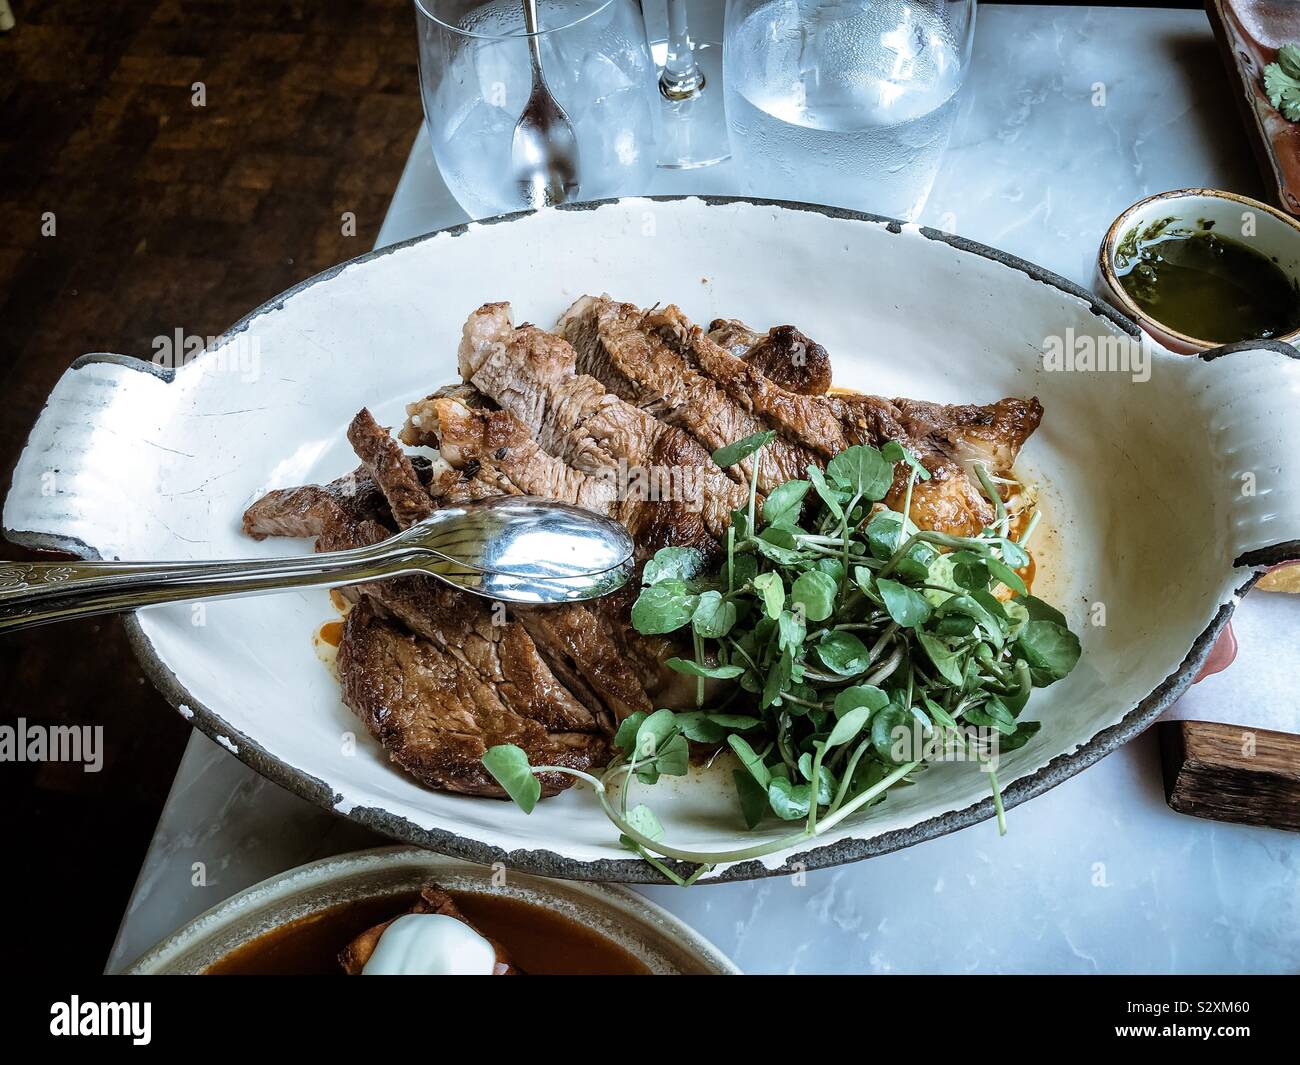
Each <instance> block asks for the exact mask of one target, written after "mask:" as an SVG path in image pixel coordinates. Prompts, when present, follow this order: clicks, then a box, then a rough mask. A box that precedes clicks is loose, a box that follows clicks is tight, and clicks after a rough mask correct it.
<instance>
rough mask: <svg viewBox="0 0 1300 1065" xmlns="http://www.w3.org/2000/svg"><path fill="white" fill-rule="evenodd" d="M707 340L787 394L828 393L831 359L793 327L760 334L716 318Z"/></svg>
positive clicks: (770, 330) (741, 325) (733, 322)
mask: <svg viewBox="0 0 1300 1065" xmlns="http://www.w3.org/2000/svg"><path fill="white" fill-rule="evenodd" d="M709 339H710V340H712V341H713V342H714V343H715V344H717V345H718V346H719V347H721V348H723V349H725V350H726V351H728V352H730V353H731V354H732V355H734V356H736V358H738V359H744V360H745V361H746V362H747V363H750V364H751V365H752V366H754V367H755V368H757V369H758V370H759V372H761V373H762V374H763V376H764V377H766V378H767V379H768V380H769V381H771V382H772V383H773V384H777V385H780V386H781V387H782V388H784V389H786V390H787V391H790V392H798V393H799V394H800V395H804V396H819V395H822V394H824V393H826V392H828V391H830V387H831V357H830V355H829V354H828V353H827V351H826V349H825V348H824V347H822V346H821V345H820V344H818V343H817V342H816V341H814V340H812V339H810V338H809V337H806V336H804V334H803V333H801V332H799V330H798V329H796V328H795V327H794V326H792V325H777V326H773V327H772V328H771V329H769V330H768V331H767V332H766V333H759V332H756V331H755V330H753V329H750V328H749V326H747V325H746V324H745V323H744V322H740V321H737V320H736V319H734V318H715V319H713V321H712V322H710V323H709Z"/></svg>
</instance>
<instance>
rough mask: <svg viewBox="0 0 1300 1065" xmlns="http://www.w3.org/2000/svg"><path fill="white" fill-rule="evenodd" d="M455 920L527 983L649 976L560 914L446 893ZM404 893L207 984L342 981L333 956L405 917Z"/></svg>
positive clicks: (251, 948) (337, 912)
mask: <svg viewBox="0 0 1300 1065" xmlns="http://www.w3.org/2000/svg"><path fill="white" fill-rule="evenodd" d="M451 894H452V897H453V898H454V899H455V900H456V905H457V906H459V907H460V910H461V912H462V913H463V914H464V915H465V916H466V917H468V918H469V919H470V920H471V921H473V922H474V924H475V925H476V926H477V927H478V929H479V930H480V931H481V932H482V933H483V934H484V935H486V936H489V937H491V938H492V939H495V940H496V941H497V942H499V943H500V944H501V945H502V946H504V947H505V949H506V951H507V952H508V953H509V955H510V958H511V960H512V961H513V962H514V964H515V965H516V966H518V967H519V968H520V969H522V970H523V971H524V972H525V973H529V974H531V975H534V976H579V975H587V976H592V975H600V976H631V975H636V976H640V975H645V974H648V973H649V971H650V970H649V969H647V968H646V966H645V965H643V964H642V963H641V962H640V961H638V960H637V959H636V958H634V957H633V956H632V955H631V954H629V953H628V952H627V951H626V950H624V949H623V948H622V947H621V946H619V945H618V944H617V943H614V942H612V941H611V940H608V939H606V938H605V937H604V936H602V935H600V934H599V933H597V932H595V931H593V930H592V929H590V928H587V927H585V926H583V925H580V924H578V923H577V922H576V921H572V920H570V919H569V918H568V917H564V916H562V915H561V914H558V913H554V912H552V911H551V910H547V909H543V908H542V907H541V906H535V905H533V904H532V903H529V902H523V901H521V900H519V899H513V898H508V897H505V896H498V895H489V894H486V893H482V892H476V891H453V892H452V893H451ZM416 897H417V896H416V894H415V893H414V892H411V893H409V894H404V895H383V896H379V897H378V898H371V899H361V900H358V901H356V902H345V903H342V904H341V905H338V906H332V907H330V908H329V909H325V910H321V911H320V912H319V913H313V914H309V915H308V916H306V917H300V918H299V919H298V920H296V921H291V922H290V923H289V924H286V925H283V926H282V927H280V928H276V929H274V930H272V931H270V932H267V933H266V934H265V935H262V936H259V937H258V938H257V939H255V940H253V941H252V942H251V943H246V944H244V945H243V946H242V947H239V948H238V949H237V950H233V951H231V952H230V953H229V954H227V955H226V956H225V957H224V958H221V959H220V960H219V961H217V962H214V963H213V964H212V965H210V966H208V968H207V969H206V970H205V975H207V976H274V975H279V976H342V975H343V969H342V968H341V967H340V966H339V962H338V954H339V951H341V950H342V949H343V948H344V947H345V946H347V944H348V943H349V942H351V940H353V939H354V938H356V937H357V936H358V935H360V934H361V933H362V932H364V931H365V930H366V929H367V928H373V927H374V926H375V925H377V924H382V923H383V922H384V921H387V920H389V919H390V918H393V917H396V916H397V915H398V914H400V913H404V912H406V910H407V909H408V908H409V907H410V906H411V904H412V903H413V902H414V901H415V899H416Z"/></svg>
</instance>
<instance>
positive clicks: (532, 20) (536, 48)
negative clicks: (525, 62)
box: [523, 0, 542, 91]
mask: <svg viewBox="0 0 1300 1065" xmlns="http://www.w3.org/2000/svg"><path fill="white" fill-rule="evenodd" d="M523 3H524V30H525V32H527V34H528V57H529V60H530V61H531V63H532V67H533V78H534V84H533V88H534V91H536V87H537V86H536V83H537V82H538V81H541V80H542V42H541V39H540V38H539V37H538V36H537V0H523Z"/></svg>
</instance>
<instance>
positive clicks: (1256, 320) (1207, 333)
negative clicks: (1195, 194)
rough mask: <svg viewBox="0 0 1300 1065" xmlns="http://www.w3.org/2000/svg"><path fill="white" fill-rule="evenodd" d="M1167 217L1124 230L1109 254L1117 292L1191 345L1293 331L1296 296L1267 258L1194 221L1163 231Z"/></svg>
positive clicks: (1298, 318)
mask: <svg viewBox="0 0 1300 1065" xmlns="http://www.w3.org/2000/svg"><path fill="white" fill-rule="evenodd" d="M1172 221H1173V219H1165V220H1164V221H1162V222H1156V223H1153V224H1152V225H1150V226H1148V227H1147V228H1146V229H1145V230H1143V231H1142V232H1141V233H1139V232H1138V231H1137V230H1136V229H1134V230H1133V231H1131V232H1130V233H1129V234H1128V235H1127V236H1125V238H1124V240H1123V241H1122V242H1121V243H1120V245H1119V247H1118V248H1117V249H1116V253H1115V268H1116V274H1117V275H1118V276H1119V280H1120V284H1121V285H1123V286H1124V291H1125V292H1127V293H1128V294H1129V296H1130V297H1132V299H1133V302H1134V303H1136V304H1137V305H1138V306H1139V307H1141V308H1142V310H1143V311H1144V312H1145V313H1146V314H1148V315H1150V316H1151V317H1152V318H1153V319H1154V320H1155V321H1157V322H1159V323H1160V324H1161V325H1165V326H1168V327H1169V328H1171V329H1175V330H1177V331H1178V332H1180V333H1183V334H1185V335H1187V336H1190V337H1195V338H1196V339H1197V340H1208V341H1212V342H1214V343H1216V344H1231V343H1234V342H1236V341H1238V340H1264V339H1268V338H1270V337H1278V336H1283V335H1285V334H1287V333H1290V332H1293V331H1295V330H1296V329H1298V328H1300V293H1298V292H1297V291H1296V286H1295V284H1294V283H1293V282H1292V281H1291V279H1290V278H1289V277H1287V275H1286V274H1285V273H1284V272H1283V271H1282V270H1281V269H1280V268H1279V267H1278V265H1277V264H1276V263H1275V262H1273V260H1271V259H1269V258H1268V257H1267V256H1265V255H1262V254H1261V253H1259V252H1257V251H1255V249H1254V248H1251V247H1249V246H1247V245H1246V244H1244V243H1242V242H1241V241H1238V240H1233V239H1231V238H1229V237H1222V236H1219V235H1218V234H1216V233H1213V232H1212V231H1211V227H1212V225H1213V223H1206V222H1202V223H1201V227H1202V228H1201V229H1200V230H1199V231H1196V232H1188V231H1186V230H1173V229H1170V228H1169V226H1170V223H1171V222H1172Z"/></svg>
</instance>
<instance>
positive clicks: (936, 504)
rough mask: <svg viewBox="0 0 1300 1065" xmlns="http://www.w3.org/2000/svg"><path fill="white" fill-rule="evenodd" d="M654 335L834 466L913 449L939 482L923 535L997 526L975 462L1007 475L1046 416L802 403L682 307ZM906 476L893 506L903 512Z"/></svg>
mask: <svg viewBox="0 0 1300 1065" xmlns="http://www.w3.org/2000/svg"><path fill="white" fill-rule="evenodd" d="M646 327H647V328H650V329H653V330H655V331H656V332H657V333H658V334H659V336H660V337H661V338H663V339H664V340H665V341H666V342H667V343H668V345H669V346H670V347H672V348H674V349H675V350H677V351H678V352H680V353H681V354H682V356H683V357H684V358H685V359H686V360H687V361H688V362H690V363H691V364H692V365H695V366H697V367H698V368H699V369H700V370H701V372H703V373H704V374H706V375H707V376H709V377H712V378H714V379H715V380H716V381H718V382H719V383H720V384H722V385H723V387H724V390H725V391H726V394H727V396H728V398H729V400H730V401H731V402H733V403H735V404H736V405H738V406H742V407H745V408H746V409H748V410H750V411H751V412H753V413H754V414H755V415H757V416H759V417H761V418H763V419H764V420H765V421H766V422H767V423H768V424H770V425H771V426H772V427H773V428H775V429H777V430H778V432H780V433H781V434H782V435H783V436H785V437H786V438H788V439H790V440H794V441H797V442H798V443H800V444H801V445H803V446H805V447H808V448H813V449H816V450H818V451H820V452H821V453H822V454H823V456H824V458H825V459H826V460H829V459H830V458H831V457H833V456H834V455H835V454H837V453H839V452H840V451H842V450H844V448H846V447H848V446H850V445H851V444H872V445H874V446H880V445H881V444H884V443H885V442H887V441H889V440H897V441H899V442H900V443H902V444H904V445H906V446H907V447H909V448H910V449H911V450H912V451H914V452H915V453H916V454H917V455H918V456H919V457H920V459H921V461H922V462H923V463H924V464H925V466H926V469H927V470H928V471H929V472H930V475H931V478H930V480H928V481H923V482H921V483H920V484H918V485H917V487H916V489H915V491H914V492H913V496H912V510H911V515H910V516H911V517H912V519H913V520H914V521H916V522H917V524H918V525H920V526H922V527H923V528H929V529H936V530H938V531H940V532H949V533H955V534H959V535H973V534H975V533H977V532H979V530H980V529H982V528H984V527H985V526H986V525H987V524H988V523H989V522H990V521H991V520H992V518H993V508H992V506H991V505H990V503H989V502H988V500H987V499H986V498H985V496H984V494H983V492H982V491H981V490H980V487H979V485H978V483H977V482H976V480H975V478H974V476H973V474H972V471H971V469H970V463H971V462H972V461H975V460H976V459H979V460H981V461H991V462H993V463H994V468H993V470H992V472H994V473H998V474H1007V473H1009V472H1010V470H1011V465H1012V463H1013V462H1014V461H1015V457H1016V455H1017V453H1018V452H1019V450H1020V447H1021V445H1022V444H1023V443H1024V441H1025V440H1026V439H1027V438H1028V436H1029V435H1030V433H1032V432H1033V431H1034V429H1035V428H1037V426H1038V423H1039V421H1040V419H1041V417H1042V406H1041V405H1040V404H1039V402H1038V400H1037V399H1030V400H1020V399H1003V400H1000V401H999V402H998V403H995V404H991V405H988V406H964V405H963V406H945V405H943V404H934V403H921V402H918V401H916V400H908V399H899V400H890V399H884V398H882V397H880V396H866V395H826V396H804V395H798V394H796V393H794V392H790V391H787V390H786V389H784V388H781V387H779V386H778V385H777V384H775V383H774V382H773V381H771V380H770V379H768V378H767V377H766V376H764V375H763V374H761V373H759V372H758V370H757V368H756V367H755V366H753V365H752V364H750V363H747V362H745V361H744V360H742V359H738V358H737V357H736V356H734V355H732V354H731V353H730V352H728V351H726V350H724V349H723V348H721V347H720V346H719V345H718V344H717V343H715V342H714V341H713V340H712V339H710V337H709V336H708V335H707V334H706V333H705V332H704V331H703V330H702V329H700V328H699V327H698V326H695V325H693V324H692V323H691V322H690V321H689V320H688V319H687V318H686V316H685V315H683V314H682V312H681V311H680V310H678V309H677V308H676V307H673V306H669V307H665V308H662V309H659V310H655V311H651V312H648V313H647V314H646ZM904 483H905V477H904V474H903V472H902V470H901V469H900V471H899V473H898V480H897V481H896V482H895V489H896V490H895V492H894V493H892V494H891V495H890V496H889V497H888V502H889V503H890V505H891V506H900V505H901V504H902V487H903V484H904Z"/></svg>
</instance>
